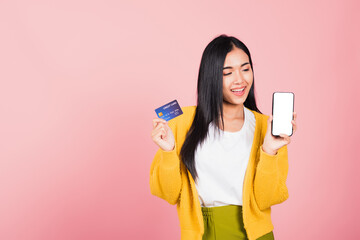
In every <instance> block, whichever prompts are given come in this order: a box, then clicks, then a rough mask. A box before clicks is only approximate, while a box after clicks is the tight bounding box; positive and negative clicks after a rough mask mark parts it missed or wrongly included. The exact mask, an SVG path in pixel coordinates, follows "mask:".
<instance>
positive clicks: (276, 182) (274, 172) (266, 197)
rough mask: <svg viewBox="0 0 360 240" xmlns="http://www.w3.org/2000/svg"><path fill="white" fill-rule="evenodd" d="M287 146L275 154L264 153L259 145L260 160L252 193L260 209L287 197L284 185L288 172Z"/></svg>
mask: <svg viewBox="0 0 360 240" xmlns="http://www.w3.org/2000/svg"><path fill="white" fill-rule="evenodd" d="M288 168H289V165H288V153H287V146H286V145H285V146H283V147H281V148H280V149H279V150H278V152H277V154H276V155H270V154H267V153H265V152H264V151H263V150H262V146H261V147H260V160H259V163H258V166H257V169H256V173H255V179H254V194H255V199H256V202H257V204H258V206H259V208H260V210H264V209H266V208H269V207H270V206H272V205H275V204H279V203H282V202H284V201H285V200H286V199H288V197H289V193H288V189H287V186H286V178H287V174H288Z"/></svg>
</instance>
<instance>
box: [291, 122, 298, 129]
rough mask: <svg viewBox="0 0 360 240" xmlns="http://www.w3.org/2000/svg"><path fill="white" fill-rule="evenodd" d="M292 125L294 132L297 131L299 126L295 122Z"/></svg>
mask: <svg viewBox="0 0 360 240" xmlns="http://www.w3.org/2000/svg"><path fill="white" fill-rule="evenodd" d="M291 124H292V125H293V132H295V131H296V130H297V124H296V122H295V121H294V120H292V121H291Z"/></svg>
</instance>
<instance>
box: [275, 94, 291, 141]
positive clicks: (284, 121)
mask: <svg viewBox="0 0 360 240" xmlns="http://www.w3.org/2000/svg"><path fill="white" fill-rule="evenodd" d="M293 111H294V94H293V93H291V92H289V93H288V92H275V93H274V95H273V122H272V134H273V135H274V136H278V135H280V134H282V133H284V134H286V135H289V136H290V135H292V124H291V120H292V119H293Z"/></svg>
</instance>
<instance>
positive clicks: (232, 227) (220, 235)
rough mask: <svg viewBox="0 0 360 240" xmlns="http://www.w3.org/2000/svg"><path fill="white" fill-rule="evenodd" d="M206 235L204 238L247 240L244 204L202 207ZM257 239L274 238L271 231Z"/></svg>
mask: <svg viewBox="0 0 360 240" xmlns="http://www.w3.org/2000/svg"><path fill="white" fill-rule="evenodd" d="M201 211H202V214H203V218H204V235H203V238H202V240H224V239H226V240H247V239H248V238H247V234H246V231H245V228H244V222H243V217H242V206H237V205H228V206H221V207H211V208H207V207H202V208H201ZM257 240H274V235H273V232H269V233H267V234H265V235H263V236H262V237H260V238H258V239H257Z"/></svg>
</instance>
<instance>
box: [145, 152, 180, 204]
mask: <svg viewBox="0 0 360 240" xmlns="http://www.w3.org/2000/svg"><path fill="white" fill-rule="evenodd" d="M150 190H151V193H152V194H153V195H155V196H158V197H160V198H162V199H164V200H166V201H167V202H169V203H170V204H176V203H177V201H178V198H179V195H180V190H181V172H180V159H179V156H178V155H177V149H176V145H175V148H174V149H173V150H172V151H163V150H162V149H159V150H158V151H157V153H156V154H155V157H154V160H153V162H152V164H151V168H150Z"/></svg>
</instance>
